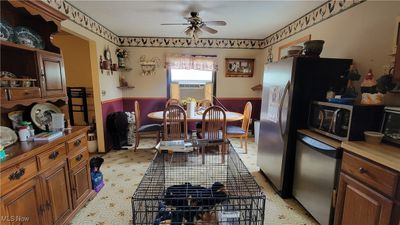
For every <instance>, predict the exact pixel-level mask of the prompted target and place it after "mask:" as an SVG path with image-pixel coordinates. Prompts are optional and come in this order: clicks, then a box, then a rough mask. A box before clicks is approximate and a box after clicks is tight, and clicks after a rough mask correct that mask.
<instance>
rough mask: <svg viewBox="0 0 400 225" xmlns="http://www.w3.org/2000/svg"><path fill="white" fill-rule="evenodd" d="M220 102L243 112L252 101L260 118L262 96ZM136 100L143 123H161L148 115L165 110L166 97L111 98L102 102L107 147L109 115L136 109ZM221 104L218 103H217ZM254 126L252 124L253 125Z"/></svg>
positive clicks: (254, 111)
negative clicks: (107, 121)
mask: <svg viewBox="0 0 400 225" xmlns="http://www.w3.org/2000/svg"><path fill="white" fill-rule="evenodd" d="M219 100H220V102H221V103H222V104H223V106H224V107H225V108H226V109H228V110H229V111H233V112H240V113H243V109H244V106H245V104H246V103H247V102H248V101H250V102H251V103H252V105H253V112H252V118H253V120H258V119H260V111H261V98H219ZM135 101H138V102H139V105H140V114H141V115H140V117H141V119H142V124H149V123H159V122H160V121H154V120H151V119H149V118H148V117H147V114H148V113H150V112H154V111H162V110H164V106H165V102H166V101H167V99H166V98H135V97H129V98H118V99H113V100H109V101H106V102H103V103H102V110H103V123H104V124H105V130H104V131H105V134H104V139H105V142H106V149H107V150H109V149H110V147H111V145H110V138H109V134H108V132H107V125H106V120H107V116H108V115H109V114H110V113H112V112H118V111H129V112H133V111H134V104H135ZM215 104H216V105H219V104H218V103H215ZM193 125H194V124H192V126H191V127H189V129H193V128H194V127H193ZM236 125H240V122H236ZM251 128H252V126H251Z"/></svg>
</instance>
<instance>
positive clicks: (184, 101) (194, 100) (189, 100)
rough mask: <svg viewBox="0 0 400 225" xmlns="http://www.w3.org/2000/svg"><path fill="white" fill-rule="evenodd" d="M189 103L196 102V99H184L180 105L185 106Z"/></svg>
mask: <svg viewBox="0 0 400 225" xmlns="http://www.w3.org/2000/svg"><path fill="white" fill-rule="evenodd" d="M189 102H196V99H195V98H191V97H188V98H186V99H183V100H181V105H183V106H186V105H187V104H188V103H189Z"/></svg>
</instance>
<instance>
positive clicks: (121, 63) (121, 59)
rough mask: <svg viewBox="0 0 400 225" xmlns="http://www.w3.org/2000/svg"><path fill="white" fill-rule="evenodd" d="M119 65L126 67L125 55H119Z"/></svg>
mask: <svg viewBox="0 0 400 225" xmlns="http://www.w3.org/2000/svg"><path fill="white" fill-rule="evenodd" d="M118 66H119V67H120V68H125V58H123V57H118Z"/></svg>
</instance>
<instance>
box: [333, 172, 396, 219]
mask: <svg viewBox="0 0 400 225" xmlns="http://www.w3.org/2000/svg"><path fill="white" fill-rule="evenodd" d="M338 196H339V197H338V201H337V206H336V207H337V209H336V219H335V224H336V225H339V224H341V225H389V224H390V218H391V213H392V208H393V201H391V200H390V199H388V198H386V197H385V196H383V195H381V194H379V193H377V192H376V191H374V190H372V189H370V188H368V187H367V186H365V185H363V184H361V183H360V182H358V181H356V180H354V179H352V178H351V177H349V176H347V175H346V174H343V173H342V174H341V175H340V182H339V193H338Z"/></svg>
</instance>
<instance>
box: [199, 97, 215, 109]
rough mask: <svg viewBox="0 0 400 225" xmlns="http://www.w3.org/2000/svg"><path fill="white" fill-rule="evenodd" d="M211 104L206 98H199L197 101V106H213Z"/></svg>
mask: <svg viewBox="0 0 400 225" xmlns="http://www.w3.org/2000/svg"><path fill="white" fill-rule="evenodd" d="M213 105H214V104H213V103H212V102H211V101H210V100H208V99H203V100H200V101H199V102H197V107H205V108H208V107H210V106H213Z"/></svg>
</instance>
